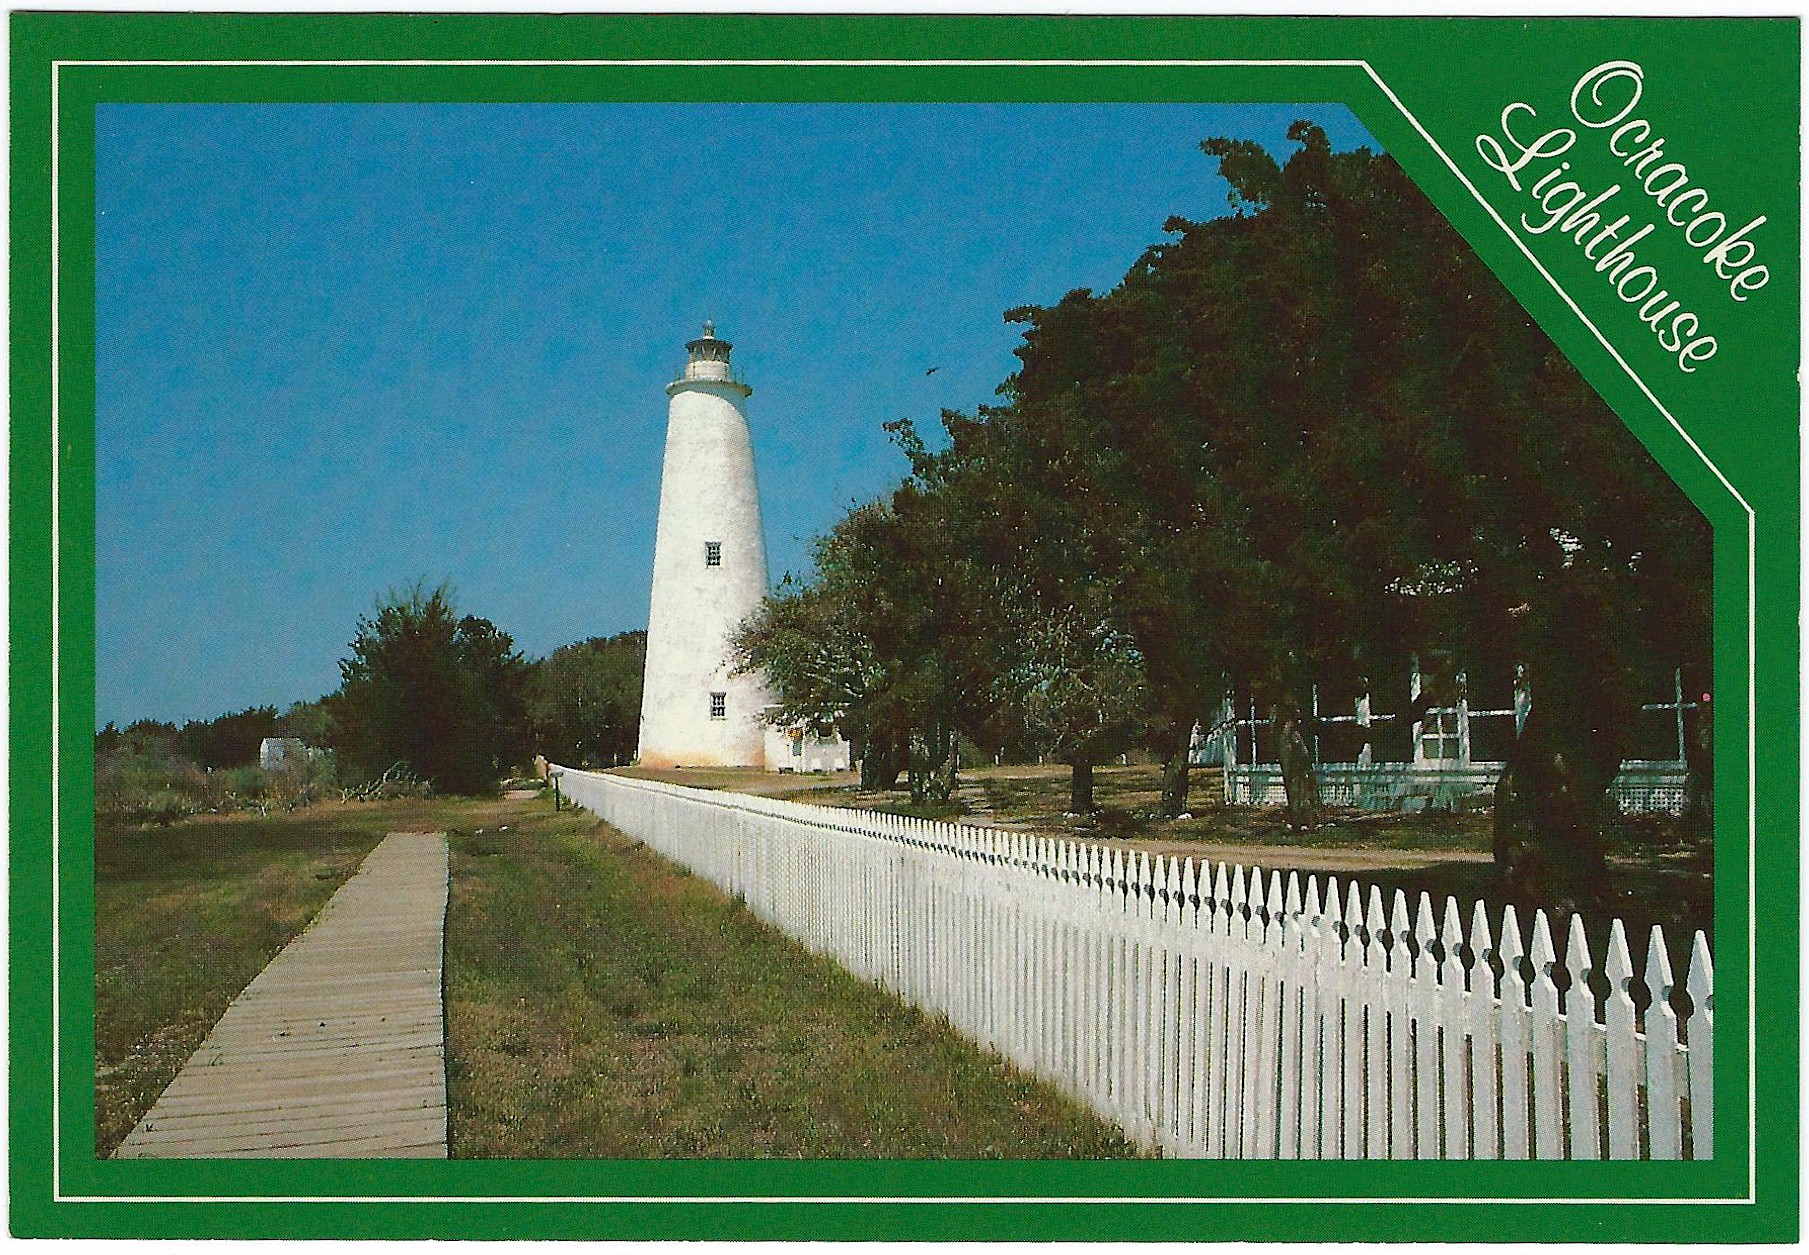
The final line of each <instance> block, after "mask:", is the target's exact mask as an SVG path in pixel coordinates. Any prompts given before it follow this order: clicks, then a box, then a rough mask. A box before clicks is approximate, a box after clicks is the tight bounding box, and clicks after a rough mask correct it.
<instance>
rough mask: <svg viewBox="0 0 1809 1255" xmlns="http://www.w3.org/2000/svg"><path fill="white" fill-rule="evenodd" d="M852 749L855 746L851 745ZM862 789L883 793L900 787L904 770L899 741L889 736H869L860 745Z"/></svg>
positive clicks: (863, 790)
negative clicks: (899, 782)
mask: <svg viewBox="0 0 1809 1255" xmlns="http://www.w3.org/2000/svg"><path fill="white" fill-rule="evenodd" d="M849 748H850V749H851V750H852V749H854V748H855V747H853V746H850V747H849ZM859 750H860V763H861V791H862V792H865V793H883V792H885V791H886V790H888V789H896V788H897V787H898V775H899V773H900V772H901V771H903V770H904V764H903V763H902V762H901V761H900V757H901V756H900V755H899V752H898V743H897V742H896V741H894V740H893V739H892V738H891V737H889V736H883V735H882V736H874V737H869V738H868V739H867V740H865V741H864V742H862V744H861V745H860V746H859Z"/></svg>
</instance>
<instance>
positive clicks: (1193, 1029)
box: [555, 768, 1714, 1159]
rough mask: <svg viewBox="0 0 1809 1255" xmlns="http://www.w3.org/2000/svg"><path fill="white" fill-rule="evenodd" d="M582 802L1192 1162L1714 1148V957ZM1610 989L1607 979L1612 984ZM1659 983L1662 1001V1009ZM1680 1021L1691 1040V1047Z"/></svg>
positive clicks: (853, 815) (627, 801) (1168, 862)
mask: <svg viewBox="0 0 1809 1255" xmlns="http://www.w3.org/2000/svg"><path fill="white" fill-rule="evenodd" d="M555 770H557V771H560V772H562V773H563V775H562V777H561V778H560V784H561V786H562V787H563V789H564V792H565V793H566V794H567V795H568V796H569V797H571V798H572V799H573V800H574V801H576V802H577V803H579V804H580V805H582V806H584V807H586V808H587V809H589V810H590V811H592V812H594V813H595V814H596V815H597V816H598V817H599V818H601V819H603V820H605V821H607V822H608V823H610V824H612V825H613V826H615V827H616V828H618V829H620V830H621V831H623V832H625V833H627V834H629V835H631V836H634V837H637V838H639V839H640V840H642V841H644V842H645V843H646V844H647V845H649V846H650V847H652V848H653V849H655V850H657V851H658V852H660V853H661V854H663V855H665V856H666V857H668V858H670V859H673V860H674V861H676V862H678V863H680V864H682V865H684V866H685V867H687V868H689V869H691V870H692V871H693V872H695V873H696V874H698V875H700V876H704V877H706V878H708V879H710V880H712V881H714V882H715V883H716V884H718V885H720V886H722V888H724V889H725V890H727V891H728V892H730V893H732V894H736V895H738V896H740V897H741V898H742V899H744V900H745V901H746V904H747V906H748V909H749V910H751V911H753V912H754V913H755V914H757V915H758V916H759V917H760V918H762V919H764V920H766V921H767V922H769V923H771V924H773V925H774V926H776V927H778V928H780V929H782V930H783V931H785V932H787V933H789V934H790V935H791V936H793V937H795V938H797V939H798V940H799V941H801V942H802V943H803V944H804V945H805V946H807V947H809V948H810V949H811V950H813V951H816V952H818V953H822V954H826V955H830V956H832V957H834V958H835V959H837V960H839V961H840V962H841V963H842V964H843V965H844V966H846V967H847V968H848V969H849V970H850V971H852V972H853V973H855V974H856V975H858V976H860V977H862V978H864V979H867V980H871V981H874V982H876V983H877V984H879V985H881V986H883V987H884V988H886V989H888V990H891V991H892V992H894V993H895V994H897V995H898V996H899V997H901V998H903V999H905V1000H906V1001H909V1002H911V1003H914V1004H916V1005H917V1006H919V1007H921V1008H923V1009H925V1010H927V1011H930V1012H931V1013H940V1014H943V1015H946V1016H947V1017H948V1019H949V1021H950V1023H951V1024H953V1025H954V1026H955V1027H956V1028H958V1029H959V1030H961V1031H962V1032H964V1033H966V1034H967V1035H968V1036H969V1037H971V1038H973V1039H974V1040H976V1041H978V1042H981V1043H983V1044H985V1045H987V1046H990V1047H993V1048H994V1049H997V1050H998V1051H1000V1052H1001V1053H1002V1054H1004V1055H1005V1056H1007V1057H1008V1058H1010V1059H1011V1060H1012V1061H1013V1062H1015V1063H1017V1064H1018V1065H1019V1066H1021V1067H1023V1068H1024V1069H1026V1070H1028V1071H1031V1072H1034V1073H1036V1074H1038V1075H1040V1076H1042V1077H1044V1078H1045V1079H1047V1080H1049V1081H1052V1082H1054V1083H1055V1084H1056V1085H1058V1086H1060V1087H1061V1088H1062V1089H1064V1090H1065V1091H1067V1092H1068V1093H1069V1094H1071V1095H1073V1096H1074V1097H1076V1098H1077V1099H1079V1100H1081V1101H1083V1102H1085V1103H1086V1104H1088V1105H1089V1106H1091V1107H1092V1108H1093V1109H1094V1110H1096V1111H1098V1112H1099V1113H1100V1114H1102V1115H1104V1116H1106V1117H1107V1118H1109V1119H1111V1120H1114V1121H1116V1122H1117V1123H1118V1124H1119V1125H1120V1127H1122V1128H1123V1129H1124V1130H1125V1131H1126V1132H1127V1134H1129V1135H1130V1136H1131V1137H1133V1138H1134V1139H1135V1140H1137V1141H1138V1142H1140V1143H1142V1144H1143V1145H1145V1146H1150V1147H1158V1148H1160V1149H1161V1151H1162V1152H1163V1153H1164V1154H1166V1155H1171V1156H1187V1157H1208V1158H1283V1159H1295V1158H1300V1159H1315V1158H1323V1159H1337V1158H1344V1159H1355V1158H1370V1159H1381V1158H1393V1159H1436V1158H1446V1159H1497V1158H1506V1159H1562V1158H1572V1159H1599V1158H1603V1157H1606V1158H1611V1159H1636V1158H1652V1159H1684V1158H1693V1159H1706V1158H1709V1157H1711V1156H1712V1155H1713V1153H1714V1098H1713V1094H1714V1089H1713V1086H1714V1056H1713V1041H1714V1007H1713V985H1714V982H1713V968H1712V965H1711V962H1710V958H1709V950H1708V945H1707V942H1706V940H1705V939H1704V937H1703V935H1702V934H1701V933H1697V934H1696V938H1695V944H1694V946H1693V948H1692V950H1691V954H1690V962H1689V971H1688V978H1687V982H1686V989H1687V994H1688V999H1689V1012H1688V1016H1687V1022H1682V1023H1680V1019H1679V1015H1678V1012H1677V1008H1676V1006H1675V998H1676V993H1677V989H1676V982H1675V981H1674V980H1673V978H1672V970H1671V963H1670V960H1669V958H1668V957H1667V954H1666V951H1665V944H1664V937H1663V934H1662V933H1661V932H1660V930H1659V929H1657V928H1654V929H1653V930H1652V935H1651V940H1650V944H1649V948H1648V951H1647V954H1646V963H1645V968H1644V980H1643V984H1642V982H1641V980H1640V978H1639V976H1638V975H1636V969H1635V967H1634V965H1633V962H1632V957H1631V955H1630V953H1629V951H1628V947H1627V940H1626V936H1625V933H1624V930H1623V929H1622V927H1621V924H1620V922H1619V921H1618V920H1617V921H1615V923H1614V926H1613V928H1612V930H1611V932H1610V934H1609V940H1608V946H1607V962H1606V964H1605V967H1604V970H1603V972H1602V973H1600V974H1598V973H1596V972H1595V970H1594V964H1593V962H1592V960H1591V958H1590V954H1589V946H1588V941H1587V938H1586V935H1585V930H1584V928H1583V925H1582V922H1581V921H1580V920H1578V919H1576V918H1574V917H1573V919H1572V920H1571V926H1570V930H1569V936H1568V939H1567V940H1566V944H1565V947H1564V957H1563V961H1562V963H1560V960H1559V958H1558V954H1557V950H1556V947H1555V945H1554V938H1553V937H1552V934H1551V929H1550V926H1549V924H1548V922H1547V920H1546V917H1545V913H1544V912H1543V911H1541V912H1537V913H1536V914H1535V915H1534V919H1533V926H1532V938H1531V946H1530V948H1529V947H1528V946H1527V945H1526V944H1525V943H1524V941H1523V934H1522V932H1521V926H1520V923H1519V921H1518V920H1517V918H1516V916H1515V912H1514V909H1513V908H1512V907H1508V908H1507V909H1506V910H1505V911H1503V912H1502V915H1501V920H1500V927H1499V929H1498V930H1497V931H1494V932H1492V931H1491V927H1490V921H1489V918H1488V915H1487V913H1486V912H1485V910H1484V908H1483V906H1482V904H1481V903H1477V904H1476V906H1475V909H1474V910H1473V911H1472V912H1471V915H1470V919H1469V926H1468V928H1467V929H1466V928H1465V926H1464V921H1463V919H1462V917H1461V915H1460V913H1459V910H1458V906H1457V903H1456V901H1455V900H1454V899H1447V900H1446V902H1445V905H1444V909H1443V912H1442V913H1435V911H1434V909H1433V905H1432V902H1431V900H1430V899H1429V898H1428V897H1426V896H1425V895H1421V897H1420V899H1419V902H1418V904H1417V907H1416V908H1415V909H1414V910H1412V911H1411V912H1410V911H1409V907H1408V902H1407V899H1406V897H1405V896H1404V895H1403V894H1401V893H1400V892H1398V891H1397V892H1396V893H1395V895H1394V897H1393V901H1392V904H1389V905H1387V907H1386V909H1385V904H1384V900H1383V895H1382V893H1381V891H1380V890H1379V889H1377V888H1376V887H1374V886H1370V887H1368V889H1367V890H1365V889H1364V888H1362V887H1361V886H1359V885H1357V884H1355V883H1347V884H1346V885H1344V886H1343V888H1342V890H1340V887H1339V885H1338V883H1337V881H1336V880H1335V879H1331V878H1328V879H1327V881H1326V883H1325V886H1324V891H1323V893H1322V892H1321V887H1320V882H1319V880H1318V878H1317V877H1312V876H1309V877H1307V878H1306V879H1305V881H1304V883H1303V882H1302V880H1301V879H1300V877H1299V876H1298V875H1296V874H1289V875H1288V876H1287V878H1286V880H1285V882H1284V881H1283V878H1282V877H1281V876H1280V875H1279V874H1278V873H1270V874H1269V875H1268V877H1267V879H1266V880H1265V879H1264V876H1263V873H1262V872H1261V871H1257V870H1252V871H1248V872H1247V871H1245V869H1243V868H1242V867H1235V868H1226V867H1225V866H1224V865H1223V864H1220V865H1218V866H1217V867H1216V868H1208V867H1205V866H1196V865H1195V863H1194V862H1193V860H1191V859H1189V860H1186V861H1177V860H1175V859H1170V858H1164V857H1160V856H1158V857H1156V858H1154V859H1151V858H1149V857H1147V856H1145V855H1143V854H1136V855H1132V854H1130V853H1128V852H1125V851H1122V850H1120V849H1116V848H1114V849H1109V850H1108V849H1104V848H1101V847H1099V846H1095V845H1088V844H1081V843H1076V842H1069V841H1060V840H1054V839H1048V838H1040V837H1032V836H1028V835H1026V834H1022V833H1014V832H1008V831H1004V830H1000V829H990V828H983V827H977V826H972V825H964V824H943V823H930V822H926V821H922V820H916V819H911V818H907V817H903V816H893V815H882V814H874V813H870V812H863V811H850V810H841V809H835V808H829V807H818V806H802V805H798V804H795V803H790V802H782V801H776V800H773V799H770V798H757V797H748V796H744V795H740V794H732V793H719V792H709V791H704V790H699V789H688V788H681V787H678V786H676V785H669V784H661V783H656V782H654V781H648V780H638V779H631V778H627V777H622V776H611V775H599V774H594V773H588V772H581V771H574V770H570V769H567V768H555ZM1603 975H1605V976H1606V983H1605V986H1602V988H1603V995H1604V996H1598V993H1597V992H1596V988H1595V987H1596V986H1598V985H1602V982H1601V976H1603ZM1648 991H1650V992H1649V993H1648ZM1680 1029H1681V1030H1682V1031H1681V1033H1680Z"/></svg>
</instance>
